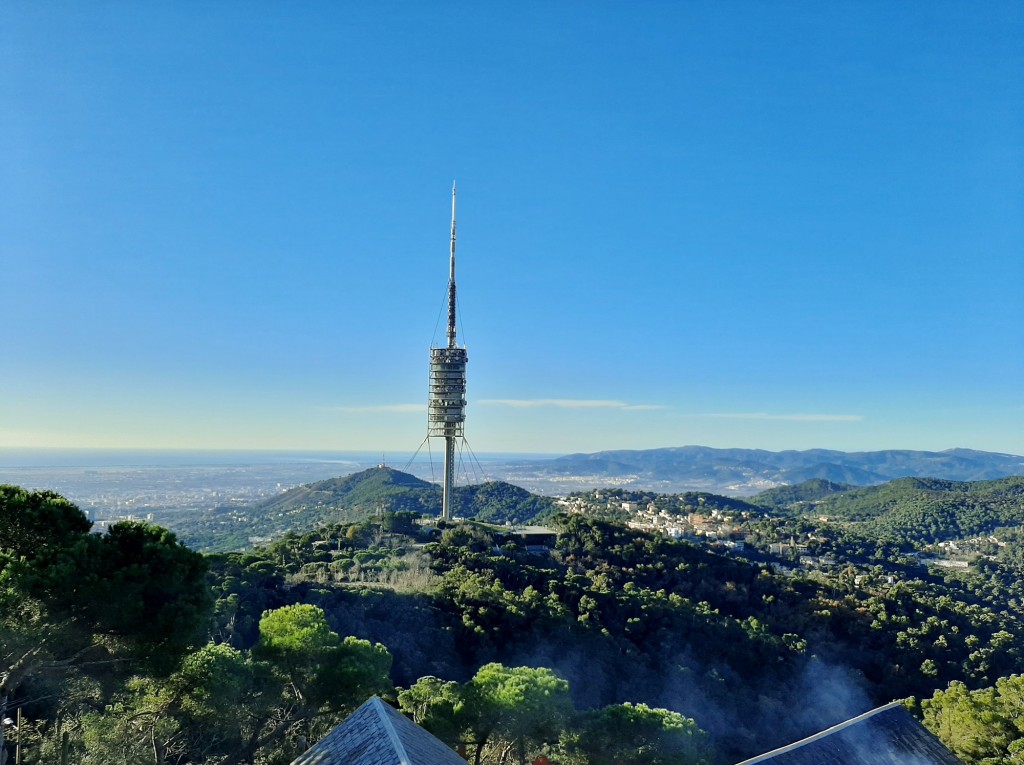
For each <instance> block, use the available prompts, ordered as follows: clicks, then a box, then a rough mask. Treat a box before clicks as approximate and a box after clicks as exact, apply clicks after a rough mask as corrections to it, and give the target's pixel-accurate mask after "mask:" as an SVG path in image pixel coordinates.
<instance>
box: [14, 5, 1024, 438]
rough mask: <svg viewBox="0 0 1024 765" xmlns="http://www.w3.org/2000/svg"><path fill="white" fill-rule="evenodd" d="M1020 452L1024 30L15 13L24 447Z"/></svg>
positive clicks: (846, 12) (873, 16)
mask: <svg viewBox="0 0 1024 765" xmlns="http://www.w3.org/2000/svg"><path fill="white" fill-rule="evenodd" d="M453 179H454V180H457V182H458V188H459V204H458V213H459V214H458V218H459V226H458V232H459V244H458V281H459V310H460V330H459V331H460V336H459V337H460V340H461V341H463V342H465V343H466V345H467V346H468V348H469V359H470V361H469V370H468V371H469V396H468V398H469V407H468V421H467V428H466V434H467V439H468V442H469V445H470V446H471V447H472V448H473V449H474V450H475V451H477V452H488V451H522V452H546V453H550V452H571V451H598V450H602V449H611V448H654V447H659V446H679V445H684V444H704V445H709V446H719V447H759V448H765V449H805V448H812V447H827V448H835V449H844V450H869V449H887V448H916V449H936V450H937V449H946V448H951V447H970V448H976V449H985V450H992V451H1006V452H1012V453H1015V454H1024V397H1022V391H1024V6H1022V5H1021V4H1020V3H1001V2H991V3H984V4H976V3H966V2H963V3H947V2H909V3H888V2H864V3H809V2H794V3H787V2H779V3H774V2H773V3H768V2H692V3H675V2H653V1H652V2H639V3H613V2H562V3H547V2H521V3H479V2H458V1H455V2H445V3H439V2H438V3H431V2H382V3H335V2H305V3H284V2H273V3H271V2H245V3H243V2H219V3H200V2H173V3H172V2H151V3H150V2H147V3H134V2H102V1H98V2H92V3H59V2H23V1H20V0H9V1H8V2H5V3H3V4H0V277H2V280H3V290H2V294H3V299H2V300H0V343H2V349H3V352H2V357H0V358H2V361H0V447H27V446H59V447H78V446H81V447H122V448H123V447H128V448H134V447H152V448H204V449H205V448H232V449H237V448H265V449H337V450H387V451H397V452H412V451H414V450H415V449H416V447H417V446H418V445H419V444H420V442H421V441H422V440H423V437H424V435H425V434H426V422H425V420H426V414H425V404H424V402H425V399H426V382H427V380H426V377H427V374H426V367H427V358H428V348H429V346H430V345H431V343H438V344H443V342H444V333H443V331H444V327H443V317H442V312H443V310H444V297H445V288H446V281H447V268H448V263H447V257H448V228H449V206H450V197H449V194H450V188H451V183H452V180H453Z"/></svg>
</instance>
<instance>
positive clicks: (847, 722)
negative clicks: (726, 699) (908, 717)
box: [736, 701, 902, 765]
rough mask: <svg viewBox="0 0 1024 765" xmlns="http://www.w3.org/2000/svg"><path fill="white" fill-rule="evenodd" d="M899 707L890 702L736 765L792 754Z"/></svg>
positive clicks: (750, 763) (751, 763) (752, 763)
mask: <svg viewBox="0 0 1024 765" xmlns="http://www.w3.org/2000/svg"><path fill="white" fill-rule="evenodd" d="M898 706H902V703H901V702H899V701H890V702H889V703H888V704H885V705H884V706H880V707H878V708H876V709H870V710H868V711H867V712H864V713H863V714H859V715H857V716H856V717H851V718H850V719H849V720H844V721H843V722H841V723H839V724H837V725H833V726H832V727H831V728H826V729H825V730H822V731H818V732H817V733H815V734H813V735H810V736H808V737H807V738H802V739H800V740H799V741H794V742H793V743H792V744H786V746H780V747H779V748H778V749H772V750H771V751H770V752H765V753H764V754H759V755H758V756H757V757H751V758H750V759H749V760H743V762H738V763H736V765H754V763H757V762H763V761H765V760H767V759H769V758H771V757H775V756H776V755H779V754H784V753H785V752H791V751H793V750H794V749H799V748H800V747H802V746H804V745H806V744H810V743H811V742H813V741H817V740H818V739H821V738H824V737H825V736H830V735H832V734H833V733H836V732H838V731H841V730H842V729H843V728H847V727H849V726H851V725H856V724H857V723H859V722H861V721H862V720H866V719H868V718H869V717H874V716H875V715H877V714H879V713H880V712H885V711H887V710H889V709H892V708H893V707H898Z"/></svg>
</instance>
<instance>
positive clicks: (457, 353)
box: [427, 183, 469, 521]
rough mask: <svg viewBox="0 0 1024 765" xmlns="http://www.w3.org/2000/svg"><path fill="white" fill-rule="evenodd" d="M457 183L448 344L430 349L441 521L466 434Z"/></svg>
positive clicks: (430, 415)
mask: <svg viewBox="0 0 1024 765" xmlns="http://www.w3.org/2000/svg"><path fill="white" fill-rule="evenodd" d="M455 305H456V300H455V184H454V183H452V242H451V254H450V257H449V260H448V345H447V346H446V347H444V348H431V349H430V403H429V406H428V409H427V437H428V438H429V437H431V436H434V437H442V438H444V484H443V490H442V491H443V493H442V495H441V518H443V519H444V520H446V521H447V520H451V498H452V486H453V484H454V482H455V441H456V439H458V438H462V437H463V436H464V435H465V424H466V362H467V361H468V359H469V357H468V354H467V353H466V349H465V348H460V347H459V346H458V343H457V341H456V330H455V327H456V320H455Z"/></svg>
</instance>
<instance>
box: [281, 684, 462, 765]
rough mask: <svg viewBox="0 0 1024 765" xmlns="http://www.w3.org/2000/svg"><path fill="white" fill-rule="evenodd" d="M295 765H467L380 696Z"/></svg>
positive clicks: (315, 746) (372, 699)
mask: <svg viewBox="0 0 1024 765" xmlns="http://www.w3.org/2000/svg"><path fill="white" fill-rule="evenodd" d="M291 765H466V761H465V760H463V759H462V758H461V757H459V755H457V754H456V753H455V751H454V750H452V749H451V748H449V747H448V746H447V745H446V744H444V743H443V742H442V741H441V740H440V739H437V738H435V737H434V736H433V735H431V734H430V733H428V732H427V731H425V730H423V728H421V727H420V726H418V725H417V724H416V723H414V722H412V720H410V719H408V718H407V717H404V716H403V715H402V714H401V713H400V712H398V711H396V710H395V709H392V708H391V707H390V706H388V705H387V704H385V703H384V702H383V701H381V700H380V699H379V698H377V697H376V696H371V697H370V699H369V700H368V701H366V703H364V704H363V705H362V706H361V707H359V709H357V710H356V711H355V712H353V713H352V714H351V715H350V716H349V718H348V719H347V720H345V722H343V723H341V724H340V725H338V726H337V727H335V728H334V729H333V730H332V731H331V732H330V733H328V734H327V735H326V736H324V737H323V738H322V739H321V740H320V741H319V743H317V744H315V745H314V746H312V747H311V748H309V749H307V750H306V751H305V752H303V753H302V754H301V755H299V757H298V758H296V759H295V760H293V761H292V764H291Z"/></svg>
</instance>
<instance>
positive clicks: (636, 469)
mask: <svg viewBox="0 0 1024 765" xmlns="http://www.w3.org/2000/svg"><path fill="white" fill-rule="evenodd" d="M517 466H518V467H520V468H521V469H527V470H530V472H531V475H530V478H531V483H530V488H531V489H532V490H534V491H543V492H545V493H549V492H552V491H554V490H555V487H557V486H559V485H564V484H569V485H573V484H574V485H575V486H576V488H580V487H581V484H585V485H592V486H598V485H599V484H600V481H601V480H611V481H614V485H617V486H628V487H630V488H637V489H641V488H643V489H650V490H654V491H682V490H704V491H713V492H716V493H719V494H731V495H736V496H745V495H750V494H754V493H757V492H759V491H763V490H765V489H769V488H772V487H775V486H782V485H792V484H798V483H802V482H803V481H806V480H809V479H812V478H820V479H823V480H828V481H833V482H836V483H848V484H852V485H856V486H871V485H875V484H880V483H885V482H886V481H891V480H895V479H897V478H907V477H928V478H940V479H946V480H957V481H982V480H994V479H997V478H1006V477H1008V476H1012V475H1024V457H1022V456H1018V455H1014V454H1007V453H1002V452H983V451H978V450H974V449H965V448H952V449H947V450H945V451H938V452H935V451H924V450H914V449H885V450H877V451H859V452H843V451H839V450H835V449H805V450H795V449H787V450H782V451H777V452H773V451H768V450H766V449H743V448H715V447H709V446H671V447H662V448H656V449H616V450H606V451H600V452H592V453H575V454H567V455H565V456H562V457H556V458H554V459H547V460H524V461H522V462H519V463H517ZM570 479H571V481H570ZM510 480H514V479H510ZM545 484H548V485H549V488H547V489H545V486H544V485H545Z"/></svg>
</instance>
